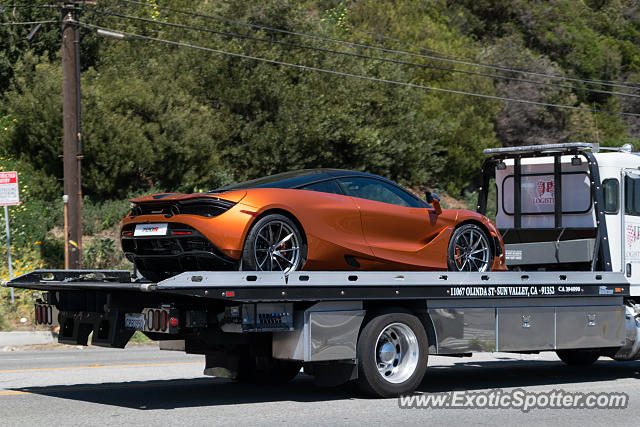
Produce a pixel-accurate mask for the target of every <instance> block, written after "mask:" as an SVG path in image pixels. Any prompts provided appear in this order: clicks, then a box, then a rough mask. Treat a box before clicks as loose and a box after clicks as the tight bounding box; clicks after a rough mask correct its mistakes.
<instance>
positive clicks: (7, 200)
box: [0, 171, 20, 304]
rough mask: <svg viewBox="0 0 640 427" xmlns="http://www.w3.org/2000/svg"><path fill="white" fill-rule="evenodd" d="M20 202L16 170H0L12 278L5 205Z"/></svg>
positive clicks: (9, 234)
mask: <svg viewBox="0 0 640 427" xmlns="http://www.w3.org/2000/svg"><path fill="white" fill-rule="evenodd" d="M17 204H20V190H19V188H18V172H16V171H11V172H0V206H3V205H4V223H5V227H6V231H7V258H8V261H9V279H13V268H12V265H11V233H10V231H9V210H8V209H7V206H10V205H17ZM14 302H15V300H14V297H13V288H11V304H14Z"/></svg>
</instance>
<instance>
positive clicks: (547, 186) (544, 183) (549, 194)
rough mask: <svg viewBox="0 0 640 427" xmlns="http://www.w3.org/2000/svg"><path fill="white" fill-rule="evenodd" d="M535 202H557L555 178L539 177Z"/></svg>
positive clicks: (544, 203) (543, 203) (546, 203)
mask: <svg viewBox="0 0 640 427" xmlns="http://www.w3.org/2000/svg"><path fill="white" fill-rule="evenodd" d="M533 202H534V203H536V204H541V205H549V204H553V203H555V188H554V183H553V180H542V179H539V180H538V181H536V195H535V197H534V200H533Z"/></svg>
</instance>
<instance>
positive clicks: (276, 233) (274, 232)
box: [241, 214, 307, 274]
mask: <svg viewBox="0 0 640 427" xmlns="http://www.w3.org/2000/svg"><path fill="white" fill-rule="evenodd" d="M306 256H307V245H306V242H305V240H304V237H303V235H302V232H301V231H300V229H299V227H298V226H297V225H296V224H295V223H294V222H293V221H292V220H291V219H289V218H287V217H286V216H284V215H280V214H269V215H266V216H264V217H262V218H260V219H259V220H258V221H257V222H256V223H255V224H254V226H253V227H252V228H251V230H250V231H249V234H248V235H247V239H246V240H245V243H244V249H243V251H242V266H241V268H242V270H251V271H282V272H284V273H285V274H288V273H289V272H291V271H296V270H299V269H300V268H301V267H302V266H303V265H304V262H305V260H306Z"/></svg>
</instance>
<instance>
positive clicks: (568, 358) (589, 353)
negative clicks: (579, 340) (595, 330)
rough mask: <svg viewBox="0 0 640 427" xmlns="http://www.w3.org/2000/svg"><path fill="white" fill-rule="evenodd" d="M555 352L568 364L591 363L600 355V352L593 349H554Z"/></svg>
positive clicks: (581, 364)
mask: <svg viewBox="0 0 640 427" xmlns="http://www.w3.org/2000/svg"><path fill="white" fill-rule="evenodd" d="M556 354H557V355H558V357H559V358H560V360H562V361H563V362H564V363H566V364H567V365H570V366H587V365H592V364H593V363H594V362H595V361H596V360H598V358H599V357H600V353H599V352H597V351H593V350H556Z"/></svg>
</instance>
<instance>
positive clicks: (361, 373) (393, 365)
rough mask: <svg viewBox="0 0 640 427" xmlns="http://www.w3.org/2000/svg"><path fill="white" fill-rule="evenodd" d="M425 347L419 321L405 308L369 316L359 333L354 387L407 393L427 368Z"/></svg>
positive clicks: (379, 393)
mask: <svg viewBox="0 0 640 427" xmlns="http://www.w3.org/2000/svg"><path fill="white" fill-rule="evenodd" d="M428 352H429V346H428V341H427V334H426V332H425V330H424V327H423V326H422V323H421V322H420V320H419V319H418V318H417V317H416V316H414V315H413V314H411V313H410V312H408V311H405V310H400V309H398V310H394V312H387V313H383V314H380V315H378V316H376V317H373V318H372V319H371V320H370V321H369V322H368V323H367V324H366V325H365V327H364V328H363V329H362V331H361V332H360V337H359V338H358V346H357V356H358V379H357V380H356V384H357V386H358V387H359V388H360V390H361V391H363V392H364V393H366V394H369V395H371V396H377V397H392V396H398V395H400V394H403V393H411V392H412V391H414V390H415V389H416V387H418V385H420V383H421V382H422V379H423V377H424V374H425V372H426V370H427V358H428Z"/></svg>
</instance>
